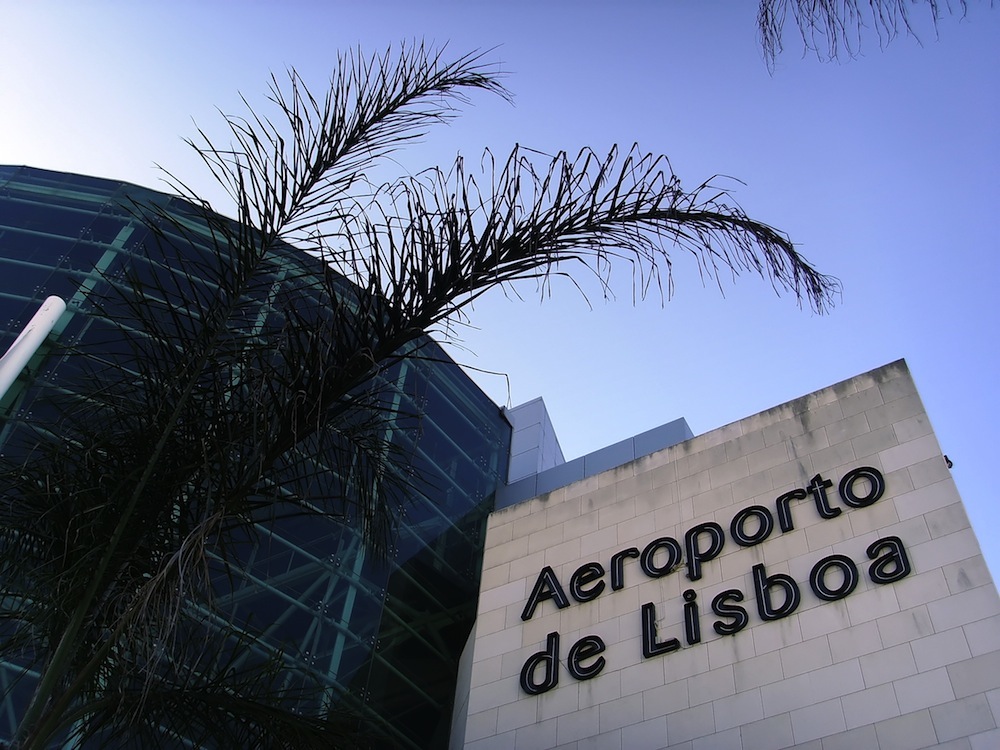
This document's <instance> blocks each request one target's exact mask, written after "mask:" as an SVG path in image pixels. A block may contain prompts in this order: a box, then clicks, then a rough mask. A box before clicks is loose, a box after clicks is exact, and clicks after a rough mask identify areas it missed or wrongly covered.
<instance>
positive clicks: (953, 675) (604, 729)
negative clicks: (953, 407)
mask: <svg viewBox="0 0 1000 750" xmlns="http://www.w3.org/2000/svg"><path fill="white" fill-rule="evenodd" d="M859 467H872V468H874V469H876V470H877V471H878V472H879V473H880V474H881V476H882V477H883V478H884V484H885V490H884V494H883V495H882V496H881V497H879V498H878V499H877V500H875V501H874V502H871V504H869V505H867V506H866V507H849V506H848V505H847V504H845V502H844V500H843V499H842V496H841V494H840V492H839V490H838V486H839V483H840V481H841V479H842V478H843V477H844V476H845V475H847V474H849V473H850V472H851V471H853V470H855V469H858V468H859ZM816 475H820V477H821V478H822V479H827V480H831V481H832V485H831V486H830V487H829V488H828V489H827V490H826V493H827V495H828V498H829V507H830V512H829V513H828V515H832V514H833V512H834V511H836V510H837V509H839V511H840V512H839V514H837V515H836V516H835V517H831V518H823V517H822V516H821V514H820V510H819V506H818V505H817V504H816V503H815V501H814V493H813V492H807V497H806V498H805V499H801V500H792V501H791V502H790V504H789V505H790V509H791V514H792V521H793V524H794V528H793V529H791V530H789V531H782V530H781V528H780V527H779V523H778V517H777V511H776V498H777V497H779V496H781V495H784V494H785V493H789V492H792V491H794V490H796V489H803V490H806V488H808V487H809V486H810V485H811V483H813V478H814V477H815V476H816ZM813 486H815V485H813ZM851 489H853V491H854V493H855V494H854V496H855V497H857V498H860V499H861V500H865V499H866V498H868V497H871V496H872V483H871V482H870V481H868V480H867V479H864V478H860V479H858V480H857V481H855V482H854V483H853V484H852V485H851ZM750 506H762V507H764V508H766V509H768V511H769V514H770V515H771V516H772V517H773V519H774V528H773V530H772V531H771V533H770V534H769V535H768V536H767V538H766V539H764V540H763V541H761V542H759V543H757V544H754V545H751V546H745V547H744V546H740V545H739V544H737V543H736V542H735V541H734V539H733V537H732V534H731V531H730V523H731V521H732V519H733V517H734V516H735V515H736V514H737V513H738V512H739V511H741V510H743V509H745V508H748V507H750ZM708 522H716V523H718V524H719V526H720V527H721V528H722V529H723V530H724V544H723V547H722V550H721V552H720V553H719V554H718V556H716V557H715V558H714V559H710V560H707V561H705V562H703V563H702V570H701V573H702V575H701V578H699V579H697V580H692V579H691V578H690V576H689V569H688V561H687V559H686V558H687V555H685V559H684V560H682V561H681V562H680V564H679V565H678V566H677V567H676V569H674V570H673V571H672V572H670V573H668V574H665V575H662V576H661V577H656V578H653V577H650V576H649V575H647V574H646V573H644V572H643V571H642V570H641V569H640V566H639V561H638V560H636V559H632V558H628V559H625V561H624V564H623V578H624V586H623V587H622V588H620V589H619V590H612V589H611V585H610V575H609V574H608V573H606V574H605V575H604V576H603V577H602V578H601V579H600V580H601V581H603V582H604V583H605V584H606V585H605V587H604V590H603V591H601V593H600V594H599V595H598V596H596V598H594V599H593V600H591V601H585V602H579V601H576V600H575V599H574V597H573V595H572V594H571V591H570V581H571V578H572V576H573V573H574V571H576V570H578V569H579V568H580V567H581V566H583V565H584V564H586V563H589V562H595V563H598V564H600V566H601V567H602V568H603V569H604V570H605V571H609V570H610V567H611V560H612V556H613V555H615V553H617V552H619V551H621V550H626V549H629V548H633V547H634V548H636V549H637V550H643V549H645V548H646V547H647V545H649V544H650V543H651V542H653V541H654V540H656V539H659V538H662V537H670V538H673V539H675V540H677V542H678V543H679V545H680V546H681V547H682V548H683V547H684V545H685V535H686V533H687V532H689V531H690V530H691V529H693V528H695V527H698V526H699V525H700V524H705V523H708ZM743 528H744V533H746V534H747V535H749V536H750V537H754V536H756V534H757V531H758V528H759V526H758V521H757V520H756V519H754V518H750V519H748V521H747V523H746V524H745V526H744V527H743ZM888 537H898V539H899V540H900V541H901V543H902V546H903V549H904V551H905V555H906V557H907V559H908V562H909V564H910V566H911V568H912V570H911V571H910V572H909V573H908V574H907V575H905V576H904V577H901V578H899V579H898V580H895V581H894V582H889V583H882V584H879V583H875V582H874V581H873V579H872V578H871V575H870V568H871V567H874V565H875V563H874V562H873V560H872V559H871V558H870V556H869V554H868V550H869V548H870V546H871V545H873V543H875V542H876V541H877V540H883V539H886V538H888ZM695 543H696V544H697V545H698V548H699V549H701V550H705V549H707V548H708V546H709V538H708V534H707V532H706V533H702V534H700V535H699V536H697V537H696V538H695ZM885 554H886V551H885V549H882V550H881V551H880V552H877V553H876V554H875V555H874V556H875V557H876V558H881V557H883V556H884V555H885ZM666 555H667V552H666V550H665V549H661V550H660V551H659V552H657V553H656V554H655V555H653V557H652V559H651V563H652V565H654V566H663V565H665V564H666V563H665V562H664V561H665V559H666ZM831 555H843V556H846V558H849V559H850V561H853V563H854V564H855V566H856V569H857V571H858V581H857V584H856V588H854V589H853V590H852V591H851V592H850V593H848V594H846V595H843V596H842V597H841V598H839V599H836V600H832V601H825V600H823V599H821V598H820V597H818V596H817V595H816V593H814V590H813V588H812V587H811V585H810V572H811V571H812V570H813V569H814V567H815V566H816V565H817V563H818V562H819V561H821V560H825V559H826V558H828V557H829V556H831ZM546 566H549V567H551V569H552V572H553V573H554V574H555V576H556V578H557V580H558V582H559V583H560V585H561V587H562V589H563V590H564V592H565V594H566V597H567V601H568V606H565V607H564V608H559V607H557V606H556V603H555V601H554V600H553V599H552V598H547V599H546V598H543V599H542V601H540V602H539V603H538V604H537V606H536V608H535V611H534V612H533V614H532V616H531V617H530V618H529V619H527V620H523V619H522V614H523V612H524V610H525V604H526V602H527V600H528V598H529V596H530V595H531V592H532V589H533V587H534V586H535V584H536V580H537V579H538V577H539V574H540V571H542V569H543V568H545V567H546ZM754 566H763V568H761V569H760V570H761V571H762V572H761V575H762V576H766V577H767V578H768V579H769V580H768V581H767V582H766V583H769V584H771V585H770V586H767V587H766V590H767V592H768V596H769V597H770V600H771V604H772V605H773V606H774V607H780V606H781V604H782V602H783V601H784V591H783V590H782V589H781V585H780V584H779V583H776V582H775V581H777V579H775V578H774V576H775V575H776V574H781V575H783V576H788V577H790V578H791V579H793V580H794V582H795V583H796V585H797V588H798V590H799V592H800V595H801V600H800V603H799V604H798V606H797V608H796V609H795V610H794V611H793V612H792V613H791V614H788V615H787V616H784V617H781V618H779V619H774V620H764V619H762V618H761V616H760V613H759V612H758V609H757V602H756V598H757V597H756V595H755V584H754V581H753V576H752V571H753V569H754ZM883 573H884V574H886V575H888V576H889V577H892V576H893V575H894V574H895V575H897V576H898V575H899V571H898V565H896V564H895V563H894V562H892V561H887V562H886V563H885V564H884V566H883ZM824 581H825V582H826V586H827V588H828V589H832V590H834V591H836V590H838V589H840V587H841V586H842V584H843V583H844V574H843V573H842V572H841V569H840V568H833V569H831V571H829V572H828V573H827V575H826V577H825V578H824ZM598 585H599V583H597V582H596V581H591V582H589V583H586V582H585V583H584V585H582V586H581V589H582V590H583V593H584V594H586V591H587V590H592V589H593V588H594V587H596V586H598ZM733 589H734V590H738V591H739V592H741V593H742V594H743V595H744V600H743V601H741V602H736V601H735V600H734V599H729V600H728V603H729V604H730V605H736V604H738V605H739V606H742V607H743V608H744V609H745V611H746V614H747V617H748V620H749V623H748V625H747V626H746V627H745V628H744V629H742V630H740V631H739V632H736V633H735V634H734V635H720V634H718V633H717V632H716V631H715V629H714V627H713V625H714V624H715V623H716V622H721V623H723V624H731V623H732V622H733V620H734V618H730V617H722V616H720V615H719V614H716V613H714V612H713V611H712V602H713V599H714V598H715V597H716V596H717V595H718V594H720V593H721V592H724V591H727V590H733ZM545 590H548V589H545V588H544V587H543V591H545ZM686 591H693V592H694V594H695V596H696V599H695V602H696V603H697V605H698V607H699V609H700V617H699V618H698V623H699V625H700V641H697V642H694V643H689V642H688V640H689V639H688V638H687V637H686V635H685V620H684V601H685V600H684V598H683V595H684V592H686ZM648 604H652V605H653V607H654V608H655V629H652V630H655V634H654V635H655V640H654V643H655V644H662V643H664V642H668V640H669V639H671V638H676V639H677V640H678V645H679V648H677V649H676V650H674V651H672V652H669V653H662V654H659V655H655V656H651V657H648V658H644V656H643V647H642V641H643V624H642V616H641V611H642V609H643V606H644V605H648ZM550 633H558V634H559V668H558V684H557V685H556V686H555V687H554V688H552V689H550V690H548V691H546V692H543V693H541V694H539V695H529V694H526V693H525V692H524V691H523V690H522V688H521V687H520V685H519V675H520V673H521V671H522V667H523V665H524V664H525V662H526V661H527V660H528V659H529V658H530V657H531V656H532V655H533V654H536V653H538V652H540V651H542V650H543V649H544V648H545V646H546V643H547V640H546V639H547V636H548V635H549V634H550ZM585 636H597V637H599V638H600V639H601V641H602V642H603V643H604V644H605V647H606V648H605V650H604V652H603V653H601V654H599V655H597V654H594V655H591V656H589V657H587V658H585V659H581V660H580V662H581V664H582V665H583V666H584V667H586V666H591V667H593V666H594V665H595V664H596V663H597V661H598V659H599V658H603V659H604V660H605V664H604V667H603V669H602V670H601V671H600V672H599V673H598V674H597V675H596V676H594V677H592V678H590V679H584V680H578V679H575V678H574V677H573V676H572V675H571V674H570V672H569V671H568V668H567V659H568V653H569V650H570V648H571V647H572V646H573V644H575V643H577V642H578V641H579V640H580V639H581V638H584V637H585ZM471 647H472V648H473V649H474V651H473V652H472V659H473V665H472V671H471V678H470V685H469V688H468V690H469V692H468V718H467V722H466V724H465V727H464V735H462V733H459V734H460V735H462V736H464V743H465V744H464V746H465V747H466V748H469V749H470V750H500V749H501V748H516V749H517V750H532V749H534V748H538V749H542V748H545V749H549V748H562V749H565V750H571V749H576V750H584V749H585V748H588V749H589V748H609V749H613V750H618V749H621V750H626V749H627V750H656V749H658V748H666V747H670V748H685V749H688V750H700V749H702V748H704V749H706V750H708V749H709V748H711V749H712V750H726V749H728V748H733V749H734V750H735V749H740V750H778V749H779V748H788V747H797V748H809V749H810V750H834V749H835V748H852V749H854V748H878V749H879V750H909V749H911V748H923V747H947V748H956V749H957V748H966V749H973V748H975V749H985V748H997V747H1000V729H998V728H997V727H998V726H1000V599H998V596H997V591H996V588H995V586H994V584H993V582H992V580H991V578H990V574H989V571H988V570H987V569H986V566H985V564H984V562H983V558H982V556H981V553H980V549H979V546H978V543H977V541H976V538H975V536H974V534H973V531H972V529H971V528H970V527H969V523H968V520H967V518H966V515H965V512H964V510H963V508H962V504H961V500H960V498H959V496H958V493H957V491H956V489H955V486H954V483H953V481H952V479H951V476H950V472H949V470H948V467H947V466H946V464H945V461H944V459H943V457H942V455H941V451H940V448H939V446H938V444H937V441H936V439H935V437H934V435H933V432H932V430H931V426H930V423H929V421H928V419H927V416H926V414H925V413H924V409H923V406H922V405H921V403H920V398H919V396H918V395H917V393H916V390H915V388H914V385H913V381H912V379H911V378H910V375H909V372H908V371H907V368H906V365H905V363H903V362H902V361H900V362H895V363H893V364H891V365H887V366H885V367H883V368H880V369H878V370H875V371H873V372H870V373H867V374H864V375H860V376H858V377H856V378H853V379H851V380H848V381H845V382H843V383H839V384H837V385H835V386H832V387H830V388H827V389H824V390H822V391H819V392H817V393H814V394H811V395H809V396H806V397H803V398H800V399H797V400H795V401H792V402H789V403H787V404H784V405H782V406H779V407H776V408H774V409H771V410H769V411H766V412H763V413H761V414H757V415H755V416H752V417H749V418H747V419H743V420H741V421H739V422H736V423H733V424H730V425H727V426H725V427H722V428H720V429H718V430H715V431H713V432H710V433H708V434H705V435H701V436H699V437H696V438H694V439H691V440H688V441H686V442H684V443H681V444H679V445H676V446H673V447H671V448H668V449H666V450H663V451H660V452H657V453H654V454H651V455H649V456H646V457H644V458H640V459H638V460H635V461H632V462H630V463H627V464H625V465H622V466H619V467H617V468H614V469H611V470H609V471H606V472H604V473H602V474H600V475H597V476H592V477H588V478H587V479H584V480H582V481H578V482H575V483H573V484H570V485H568V486H565V487H561V488H559V489H556V490H554V491H552V492H549V493H547V494H544V495H541V496H538V497H536V498H534V499H531V500H528V501H525V502H522V503H520V504H518V505H515V506H512V507H509V508H505V509H503V510H500V511H498V512H496V513H495V514H494V515H493V516H492V517H491V519H490V524H489V531H488V536H487V549H486V555H485V561H484V571H483V579H482V589H481V593H480V602H479V615H478V621H477V625H476V638H475V642H474V644H471ZM529 677H530V679H531V680H532V681H534V682H535V684H538V683H540V682H541V681H542V680H543V677H544V671H543V667H538V668H537V669H536V670H534V671H533V672H532V673H531V674H530V675H529Z"/></svg>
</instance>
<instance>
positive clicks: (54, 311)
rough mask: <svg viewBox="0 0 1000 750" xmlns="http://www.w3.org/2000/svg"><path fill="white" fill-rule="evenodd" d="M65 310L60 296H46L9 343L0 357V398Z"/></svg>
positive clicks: (64, 304) (4, 394)
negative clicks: (11, 342)
mask: <svg viewBox="0 0 1000 750" xmlns="http://www.w3.org/2000/svg"><path fill="white" fill-rule="evenodd" d="M65 310H66V303H65V302H63V301H62V299H61V298H59V297H49V298H47V299H46V300H45V301H44V302H43V303H42V306H41V307H40V308H38V312H36V313H35V314H34V315H33V316H32V317H31V320H29V321H28V325H26V326H25V327H24V330H23V331H21V334H20V335H19V336H18V337H17V338H16V339H15V340H14V343H13V344H11V345H10V348H9V349H8V350H7V353H6V354H4V355H3V357H0V399H2V398H3V397H4V396H6V395H7V391H8V389H9V388H10V387H11V386H12V385H13V384H14V381H15V380H17V376H18V375H20V374H21V370H23V369H24V368H25V366H26V365H27V364H28V361H29V360H30V359H31V357H32V356H33V355H34V353H35V352H37V351H38V348H39V347H40V346H41V345H42V342H44V341H45V337H46V336H48V335H49V333H50V332H51V331H52V329H53V328H54V327H55V324H56V322H57V321H58V320H59V316H61V315H62V314H63V312H64V311H65Z"/></svg>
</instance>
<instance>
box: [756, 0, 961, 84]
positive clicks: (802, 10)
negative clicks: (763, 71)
mask: <svg viewBox="0 0 1000 750" xmlns="http://www.w3.org/2000/svg"><path fill="white" fill-rule="evenodd" d="M967 11H968V0H761V2H760V9H759V11H758V14H757V28H758V32H759V34H760V40H761V47H762V48H763V50H764V58H765V60H766V62H767V65H768V68H769V69H770V68H773V67H774V60H775V58H776V57H777V56H778V54H779V53H780V52H781V51H782V50H783V49H784V43H783V36H784V28H785V22H786V21H788V20H790V21H791V22H792V23H793V24H794V25H795V26H796V27H797V28H798V31H799V35H800V37H801V38H802V44H803V46H804V48H805V49H806V50H807V51H809V52H812V53H814V54H815V55H816V56H817V57H818V58H820V59H827V60H836V59H838V58H840V57H847V58H852V57H855V56H856V55H857V54H858V53H859V52H860V51H861V45H862V39H863V38H864V37H865V35H866V34H869V33H871V34H874V35H875V39H876V40H877V41H878V44H879V46H880V47H884V46H885V45H887V44H888V43H889V42H891V41H892V40H893V39H895V38H896V37H897V36H899V35H900V34H901V33H902V34H904V35H908V36H913V37H918V33H917V31H916V29H917V27H918V26H919V24H920V23H921V22H922V20H923V21H930V23H931V24H932V26H933V27H934V28H936V27H937V24H938V22H939V21H940V20H941V18H942V17H943V16H944V15H946V14H954V13H958V14H959V15H961V16H965V14H966V12H967ZM921 16H922V20H921V18H920V17H921ZM918 38H919V37H918Z"/></svg>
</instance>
